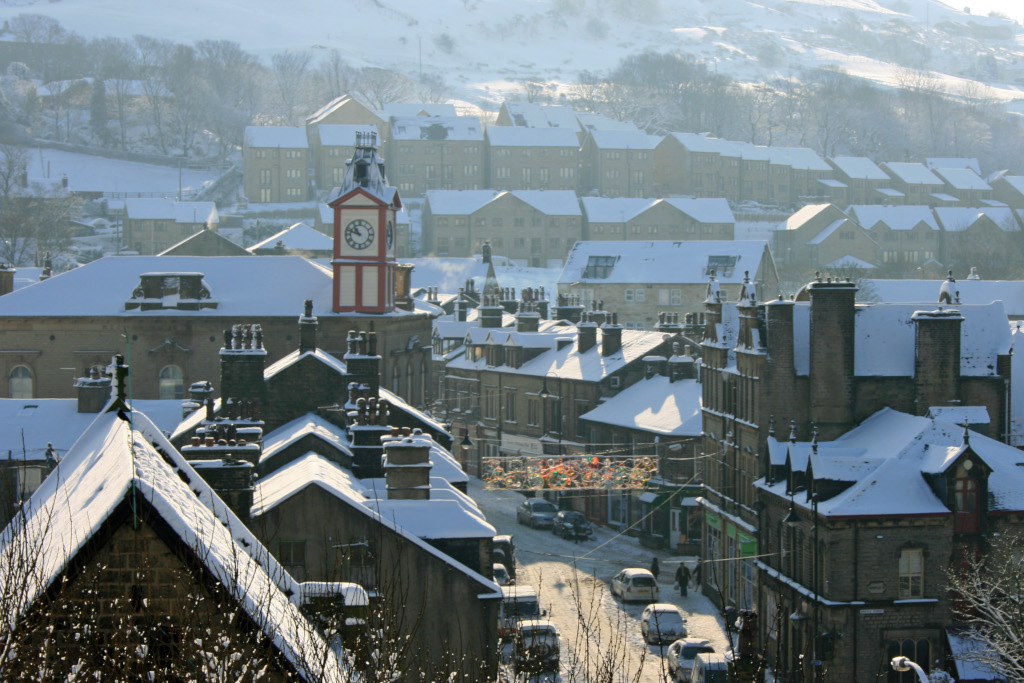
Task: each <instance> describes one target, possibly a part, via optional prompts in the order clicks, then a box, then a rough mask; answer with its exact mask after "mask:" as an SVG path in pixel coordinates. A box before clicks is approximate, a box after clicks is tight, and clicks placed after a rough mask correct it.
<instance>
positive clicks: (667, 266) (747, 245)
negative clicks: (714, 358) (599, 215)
mask: <svg viewBox="0 0 1024 683" xmlns="http://www.w3.org/2000/svg"><path fill="white" fill-rule="evenodd" d="M767 248H768V245H767V243H766V242H762V241H759V240H750V241H719V240H697V241H669V240H664V241H656V242H639V241H637V242H632V241H618V242H617V241H580V242H577V243H576V244H575V245H574V246H573V248H572V251H570V252H569V256H568V257H567V259H566V262H565V267H564V268H562V274H561V276H559V278H558V282H559V284H572V283H575V282H583V281H591V280H595V278H594V277H590V276H589V275H588V276H587V277H584V273H586V270H587V264H588V262H589V261H590V259H591V257H612V258H614V259H615V263H614V265H613V266H612V268H611V272H610V273H609V274H608V277H606V278H598V279H600V281H602V282H623V283H646V284H650V283H706V282H707V279H708V275H709V269H712V268H713V269H715V270H716V277H717V278H718V280H719V282H725V283H740V282H743V273H744V271H750V276H751V278H753V279H755V280H756V279H757V277H758V275H759V274H760V267H761V259H762V258H763V257H764V256H765V254H766V251H767ZM730 263H731V264H732V265H731V267H728V264H730Z"/></svg>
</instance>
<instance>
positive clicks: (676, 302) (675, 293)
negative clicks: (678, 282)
mask: <svg viewBox="0 0 1024 683" xmlns="http://www.w3.org/2000/svg"><path fill="white" fill-rule="evenodd" d="M672 305H673V306H682V305H683V290H681V289H673V290H672Z"/></svg>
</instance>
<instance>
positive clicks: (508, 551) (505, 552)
mask: <svg viewBox="0 0 1024 683" xmlns="http://www.w3.org/2000/svg"><path fill="white" fill-rule="evenodd" d="M515 550H516V546H515V543H513V541H512V537H511V536H509V535H508V534H501V535H499V536H495V537H494V561H495V562H497V563H499V564H503V565H505V569H507V570H508V575H509V576H510V577H512V578H513V579H515V578H516V555H515Z"/></svg>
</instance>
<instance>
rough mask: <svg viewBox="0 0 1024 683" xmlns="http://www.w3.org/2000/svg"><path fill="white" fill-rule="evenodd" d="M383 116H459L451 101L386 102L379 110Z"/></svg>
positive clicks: (385, 117) (388, 117)
mask: <svg viewBox="0 0 1024 683" xmlns="http://www.w3.org/2000/svg"><path fill="white" fill-rule="evenodd" d="M379 114H380V116H381V118H383V119H390V118H391V117H392V116H395V117H407V116H458V112H457V111H456V110H455V105H454V104H452V103H450V102H385V103H384V106H383V107H381V109H380V112H379Z"/></svg>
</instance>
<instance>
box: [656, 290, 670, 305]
mask: <svg viewBox="0 0 1024 683" xmlns="http://www.w3.org/2000/svg"><path fill="white" fill-rule="evenodd" d="M668 302H669V294H668V290H667V289H659V290H658V305H659V306H668V305H669V303H668Z"/></svg>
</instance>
